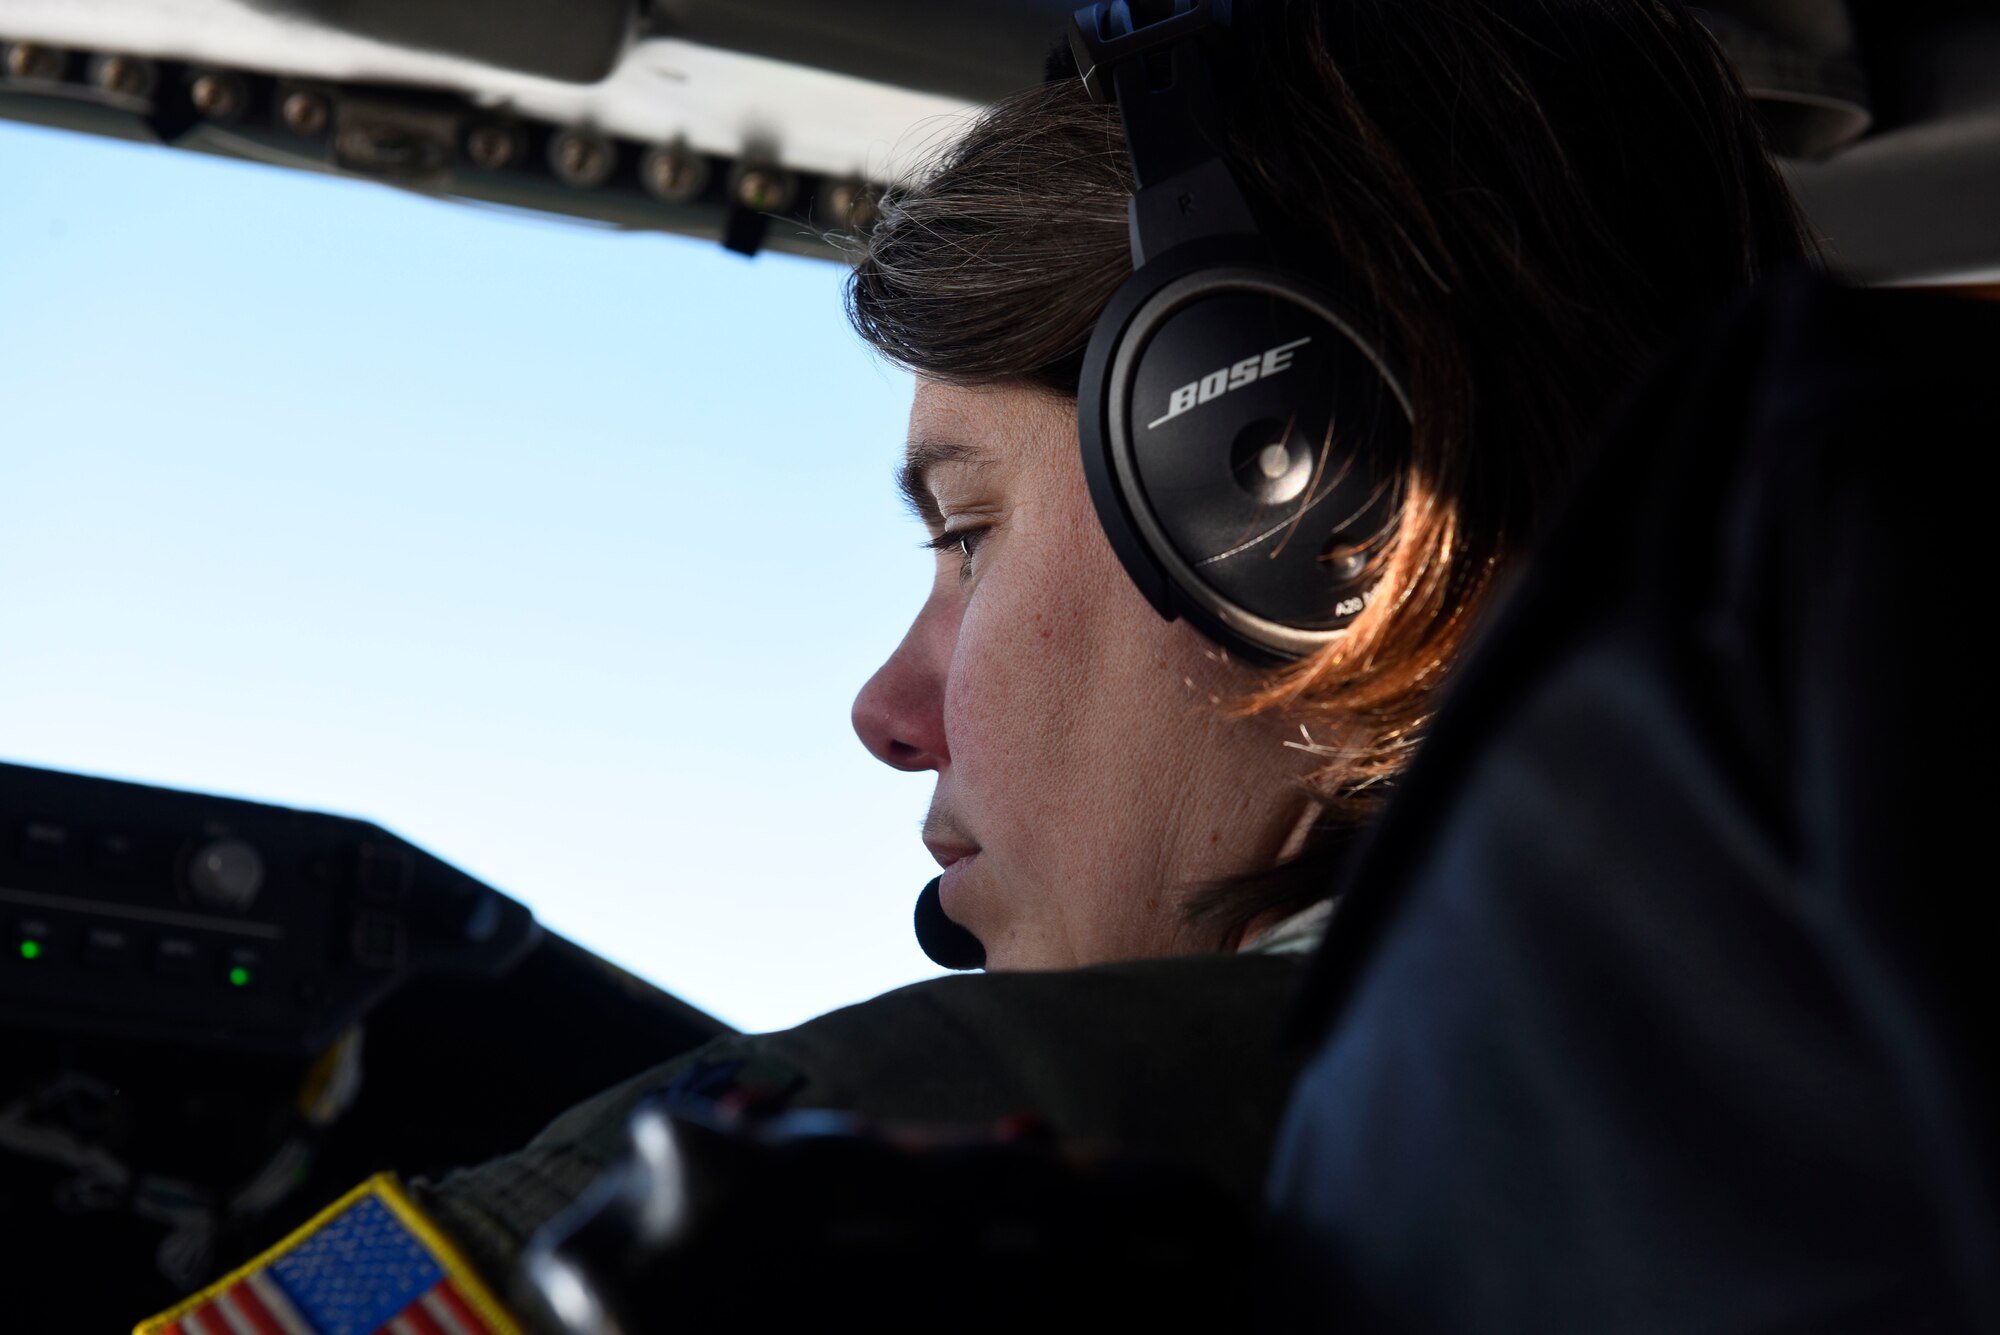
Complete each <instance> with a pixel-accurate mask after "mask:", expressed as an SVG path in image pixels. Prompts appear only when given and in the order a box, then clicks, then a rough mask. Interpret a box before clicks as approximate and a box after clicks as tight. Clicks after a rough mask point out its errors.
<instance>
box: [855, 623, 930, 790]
mask: <svg viewBox="0 0 2000 1335" xmlns="http://www.w3.org/2000/svg"><path fill="white" fill-rule="evenodd" d="M928 620H929V618H927V617H926V616H924V615H921V614H920V615H919V616H918V617H917V620H916V623H915V624H914V625H912V626H911V627H910V629H909V633H908V634H906V635H904V636H903V642H902V643H901V644H899V645H897V646H896V652H894V653H893V654H890V655H889V661H888V662H886V663H884V664H883V665H882V666H881V667H879V668H877V669H875V675H874V676H872V677H870V678H869V679H868V682H867V684H866V685H864V686H863V687H862V688H861V693H860V694H859V695H857V696H855V697H854V711H853V719H854V731H855V734H856V735H857V736H859V737H860V738H861V744H862V745H863V746H865V747H867V748H868V751H869V753H870V754H871V755H873V756H874V757H875V758H876V759H877V760H879V761H881V762H882V763H883V764H885V765H890V766H893V767H895V768H896V769H901V770H925V769H942V768H944V766H945V764H946V762H947V761H948V760H949V759H950V752H949V751H948V750H947V749H946V746H945V737H944V674H945V668H946V666H947V665H948V664H949V662H950V645H949V644H948V643H947V644H945V645H943V646H942V649H943V652H942V653H940V652H938V650H939V648H940V646H937V645H934V644H930V643H929V641H931V640H933V639H935V638H936V636H935V634H934V633H931V632H934V631H935V630H936V629H937V628H936V627H933V626H930V625H928V624H927V622H928Z"/></svg>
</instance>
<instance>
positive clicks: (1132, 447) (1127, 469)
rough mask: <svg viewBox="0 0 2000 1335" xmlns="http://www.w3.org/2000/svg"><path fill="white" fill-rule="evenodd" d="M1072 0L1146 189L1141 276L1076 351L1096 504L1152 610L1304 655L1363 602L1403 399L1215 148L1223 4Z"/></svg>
mask: <svg viewBox="0 0 2000 1335" xmlns="http://www.w3.org/2000/svg"><path fill="white" fill-rule="evenodd" d="M1157 8H1159V9H1162V10H1169V12H1167V13H1165V14H1164V15H1163V16H1161V17H1157V18H1154V19H1153V20H1152V21H1150V22H1135V21H1134V18H1133V14H1132V9H1133V5H1132V4H1130V3H1128V2H1127V0H1112V3H1109V4H1092V5H1085V6H1084V7H1083V8H1081V9H1079V10H1077V11H1076V13H1075V15H1074V17H1073V18H1072V20H1071V26H1070V48H1071V50H1072V52H1073V53H1074V54H1075V57H1076V64H1077V68H1078V69H1079V70H1080V71H1082V74H1083V83H1084V87H1085V88H1086V89H1087V90H1088V91H1089V93H1090V95H1091V97H1092V98H1094V99H1095V100H1096V101H1098V102H1102V103H1113V104H1115V105H1116V106H1117V107H1118V111H1119V118H1120V120H1121V121H1122V122H1123V124H1124V129H1125V142H1126V146H1127V148H1128V149H1129V151H1130V153H1131V156H1132V170H1133V174H1134V176H1135V177H1136V178H1137V182H1138V189H1137V191H1136V193H1134V194H1133V196H1132V198H1131V203H1130V206H1129V218H1130V226H1131V245H1132V276H1131V277H1130V278H1128V279H1127V280H1126V281H1125V284H1124V286H1122V287H1120V288H1119V289H1118V291H1117V293H1116V295H1114V296H1113V297H1112V298H1111V302H1110V304H1109V305H1108V306H1106V307H1105V309H1104V313H1103V314H1102V315H1101V316H1099V317H1098V320H1097V326H1096V328H1095V329H1094V330H1093V331H1092V334H1091V338H1090V344H1089V347H1088V348H1087V350H1086V351H1085V353H1084V360H1083V375H1082V381H1081V384H1080V386H1079V389H1078V393H1077V434H1078V437H1079V438H1080V440H1081V442H1082V446H1083V471H1084V477H1085V478H1086V479H1087V480H1088V482H1089V485H1090V496H1091V500H1092V502H1093V503H1094V504H1095V506H1096V508H1097V517H1098V520H1099V522H1100V523H1101V524H1102V525H1103V526H1104V532H1105V534H1106V536H1107V537H1109V538H1110V540H1111V546H1112V549H1113V550H1115V551H1116V552H1117V553H1118V557H1119V560H1120V561H1121V562H1123V563H1124V566H1125V569H1126V571H1127V572H1128V573H1129V574H1130V575H1131V577H1132V582H1133V583H1134V584H1136V585H1138V587H1139V591H1140V592H1141V593H1143V594H1144V595H1145V597H1146V599H1147V601H1148V602H1150V603H1151V604H1152V605H1153V607H1154V608H1155V609H1156V610H1157V611H1158V612H1159V613H1160V615H1161V616H1163V617H1166V618H1167V619H1168V620H1172V619H1174V618H1175V617H1177V616H1185V617H1186V618H1187V619H1188V621H1189V622H1190V623H1191V624H1193V625H1194V626H1195V627H1197V628H1198V629H1200V630H1201V631H1202V632H1203V633H1204V634H1206V635H1207V636H1208V637H1209V638H1210V639H1212V640H1214V641H1216V642H1217V643H1219V644H1221V645H1222V646H1224V647H1225V648H1227V649H1229V650H1231V651H1232V652H1235V653H1238V654H1240V655H1243V656H1245V657H1247V658H1250V659H1252V660H1254V661H1260V662H1282V661H1286V660H1290V659H1297V658H1302V657H1304V656H1305V655H1307V654H1310V653H1311V652H1313V650H1315V649H1317V648H1319V647H1320V646H1321V645H1324V644H1326V643H1327V642H1329V641H1330V640H1332V639H1334V638H1336V637H1338V636H1339V634H1340V633H1341V631H1342V629H1343V628H1344V627H1345V626H1346V625H1347V624H1348V623H1349V622H1351V621H1352V620H1353V619H1354V617H1355V615H1356V614H1357V613H1359V612H1360V611H1361V610H1362V608H1363V607H1365V606H1366V605H1367V601H1368V599H1369V597H1370V596H1371V594H1372V590H1373V587H1374V585H1375V582H1376V579H1377V577H1378V575H1379V569H1378V565H1379V557H1380V556H1381V554H1382V542H1383V539H1384V537H1385V536H1386V533H1387V531H1388V529H1389V526H1390V522H1391V520H1392V519H1393V518H1394V514H1395V507H1396V505H1397V503H1398V500H1399V494H1398V488H1397V478H1398V476H1399V473H1400V468H1401V465H1402V464H1403V462H1404V460H1405V459H1406V458H1407V457H1408V449H1409V431H1410V424H1411V420H1412V412H1411V407H1410V397H1409V394H1408V392H1407V391H1406V390H1405V388H1404V386H1403V383H1402V379H1401V376H1400V374H1399V372H1398V371H1397V369H1396V367H1395V365H1394V363H1393V362H1391V360H1390V359H1389V358H1388V357H1387V356H1385V355H1384V353H1383V351H1382V350H1381V349H1380V348H1379V347H1377V346H1376V345H1375V343H1373V342H1372V341H1370V340H1369V339H1368V338H1367V337H1366V336H1365V335H1364V333H1363V328H1364V326H1363V325H1362V324H1361V323H1360V322H1358V321H1357V320H1356V319H1354V318H1353V316H1352V315H1351V314H1350V313H1349V312H1348V310H1346V309H1345V308H1344V306H1343V304H1342V303H1341V302H1340V301H1339V300H1338V299H1337V297H1336V296H1335V295H1334V294H1333V293H1332V292H1331V291H1329V290H1328V289H1327V287H1326V285H1325V284H1324V283H1315V282H1313V281H1310V280H1308V279H1307V278H1305V277H1303V276H1301V275H1300V274H1299V273H1297V272H1296V271H1288V270H1287V269H1285V268H1283V267H1280V263H1279V261H1278V258H1277V256H1276V255H1275V253H1274V250H1273V248H1272V246H1271V244H1270V242H1269V239H1268V238H1267V236H1266V235H1265V233H1264V232H1263V231H1261V230H1260V229H1259V227H1258V225H1257V220H1256V219H1255V218H1254V217H1253V216H1252V214H1251V212H1250V208H1249V206H1248V204H1247V203H1245V201H1244V198H1243V193H1242V191H1241V190H1240V189H1239V188H1238V185H1237V182H1236V180H1235V178H1234V177H1232V176H1231V175H1230V172H1229V168H1228V166H1227V165H1226V164H1225V163H1224V162H1223V160H1222V158H1221V157H1220V156H1219V153H1218V148H1219V144H1220V142H1221V141H1220V136H1219V134H1218V133H1217V130H1218V128H1219V126H1220V118H1219V116H1218V114H1217V108H1216V99H1215V91H1214V85H1213V83H1212V81H1211V78H1210V74H1209V68H1208V62H1207V53H1206V52H1205V51H1204V49H1203V44H1204V42H1205V41H1208V40H1211V39H1212V38H1213V37H1215V36H1216V35H1217V33H1218V32H1220V31H1221V30H1222V29H1224V28H1226V27H1227V25H1228V23H1229V18H1230V14H1229V0H1172V3H1171V6H1170V7H1169V5H1168V3H1167V0H1161V3H1159V5H1158V6H1157Z"/></svg>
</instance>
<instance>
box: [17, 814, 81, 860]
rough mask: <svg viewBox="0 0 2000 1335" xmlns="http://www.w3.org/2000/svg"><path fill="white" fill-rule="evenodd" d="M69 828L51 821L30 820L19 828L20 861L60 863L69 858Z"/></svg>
mask: <svg viewBox="0 0 2000 1335" xmlns="http://www.w3.org/2000/svg"><path fill="white" fill-rule="evenodd" d="M69 844H70V838H69V827H68V826H67V825H58V824H57V823H56V822H55V821H52V820H31V821H29V822H28V823H27V824H25V825H23V826H22V827H21V861H23V862H41V863H49V862H61V861H63V860H64V859H65V858H66V857H68V856H69Z"/></svg>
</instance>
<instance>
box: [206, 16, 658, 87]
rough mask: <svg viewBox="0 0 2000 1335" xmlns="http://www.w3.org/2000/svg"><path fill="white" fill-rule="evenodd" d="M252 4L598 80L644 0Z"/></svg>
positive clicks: (531, 69) (472, 56)
mask: <svg viewBox="0 0 2000 1335" xmlns="http://www.w3.org/2000/svg"><path fill="white" fill-rule="evenodd" d="M245 3H246V4H248V5H250V6H251V7H252V8H255V9H261V10H265V11H268V12H270V13H273V14H280V15H283V16H285V17H287V18H294V19H301V20H304V21H305V22H308V23H313V24H319V25H323V26H325V27H328V28H337V29H340V30H342V31H344V32H350V33H355V34H357V35H360V36H364V37H372V38H374V39H376V40H378V41H382V42H387V43H389V44H390V45H392V46H406V47H414V48H416V49H417V50H420V51H432V52H436V53H438V54H441V55H451V56H458V57H461V58H463V59H466V60H473V61H477V62H479V63H480V64H482V65H492V66H494V67H496V68H498V69H503V70H518V71H521V72H522V73H526V74H538V75H540V76H542V77H543V78H547V79H562V80H565V81H566V82H569V83H596V82H597V81H598V80H599V79H602V78H604V77H605V76H606V75H608V74H610V73H611V71H612V70H614V69H616V68H617V66H618V61H619V59H620V58H621V57H623V56H624V54H625V49H626V47H627V46H629V45H630V44H631V41H632V38H633V36H634V34H635V33H636V32H637V30H638V26H639V14H640V0H563V3H562V4H559V5H550V4H545V3H543V0H482V3H480V4H477V5H472V6H467V5H465V4H462V3H459V0H245Z"/></svg>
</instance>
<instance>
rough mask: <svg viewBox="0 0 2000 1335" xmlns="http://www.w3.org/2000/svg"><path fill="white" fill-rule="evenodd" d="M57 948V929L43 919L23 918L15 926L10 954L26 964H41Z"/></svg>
mask: <svg viewBox="0 0 2000 1335" xmlns="http://www.w3.org/2000/svg"><path fill="white" fill-rule="evenodd" d="M54 946H55V929H54V928H53V927H51V926H50V925H49V923H48V921H47V920H46V919H43V918H22V919H20V920H19V921H17V922H16V923H15V924H14V936H13V942H12V945H11V947H10V948H9V950H8V952H7V953H8V954H9V955H11V956H13V958H14V959H15V960H18V961H20V962H22V963H26V964H39V963H41V962H43V961H45V960H46V959H47V958H48V956H49V951H50V950H51V949H52V948H53V947H54Z"/></svg>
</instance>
